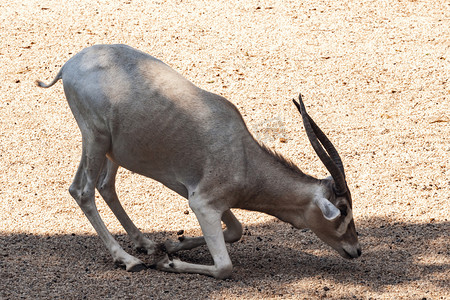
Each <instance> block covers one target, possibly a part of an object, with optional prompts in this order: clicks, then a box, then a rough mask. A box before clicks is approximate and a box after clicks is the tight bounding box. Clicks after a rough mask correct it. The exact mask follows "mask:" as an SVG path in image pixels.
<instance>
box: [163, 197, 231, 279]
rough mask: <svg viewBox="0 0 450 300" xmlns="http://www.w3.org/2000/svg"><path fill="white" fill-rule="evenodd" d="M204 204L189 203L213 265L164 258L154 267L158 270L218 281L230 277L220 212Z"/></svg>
mask: <svg viewBox="0 0 450 300" xmlns="http://www.w3.org/2000/svg"><path fill="white" fill-rule="evenodd" d="M191 202H192V203H191ZM205 202H206V201H205ZM205 202H203V201H201V199H196V201H190V205H191V208H192V210H193V211H194V213H195V215H196V217H197V219H198V222H199V223H200V227H201V229H202V232H203V238H204V240H205V242H206V244H207V246H208V249H209V252H210V253H211V256H212V258H213V260H214V265H212V266H210V265H209V266H208V265H200V264H193V263H187V262H183V261H180V260H176V259H174V260H170V259H168V258H167V257H166V258H165V259H163V260H161V261H160V262H158V263H157V265H156V267H157V268H158V269H160V270H163V271H168V272H177V273H196V274H204V275H209V276H212V277H215V278H218V279H224V278H227V277H229V276H230V275H231V271H232V268H233V265H232V263H231V260H230V257H229V255H228V251H227V248H226V245H225V238H224V235H223V232H222V224H221V221H220V220H221V217H222V211H219V210H217V208H214V207H209V206H206V205H205ZM205 206H206V207H205Z"/></svg>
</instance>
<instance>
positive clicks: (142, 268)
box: [127, 264, 147, 273]
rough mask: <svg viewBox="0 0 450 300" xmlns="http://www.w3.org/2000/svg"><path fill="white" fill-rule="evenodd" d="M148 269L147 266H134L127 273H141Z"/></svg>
mask: <svg viewBox="0 0 450 300" xmlns="http://www.w3.org/2000/svg"><path fill="white" fill-rule="evenodd" d="M146 269H147V266H146V265H145V264H137V265H134V266H132V267H131V268H129V269H128V270H127V272H133V273H134V272H140V271H143V270H146Z"/></svg>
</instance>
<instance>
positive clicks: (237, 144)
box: [37, 45, 361, 278]
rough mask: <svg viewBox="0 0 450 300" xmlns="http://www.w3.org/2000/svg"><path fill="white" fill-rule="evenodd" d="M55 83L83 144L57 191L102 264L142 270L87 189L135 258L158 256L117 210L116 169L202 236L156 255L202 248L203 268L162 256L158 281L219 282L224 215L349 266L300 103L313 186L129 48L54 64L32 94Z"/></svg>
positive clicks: (351, 240)
mask: <svg viewBox="0 0 450 300" xmlns="http://www.w3.org/2000/svg"><path fill="white" fill-rule="evenodd" d="M59 79H62V81H63V86H64V92H65V95H66V98H67V101H68V103H69V106H70V108H71V110H72V112H73V115H74V117H75V119H76V121H77V123H78V126H79V128H80V130H81V135H82V143H83V147H82V155H81V161H80V165H79V168H78V171H77V172H76V175H75V178H74V180H73V183H72V185H71V186H70V188H69V192H70V194H71V195H72V196H73V198H74V199H75V200H76V202H77V203H78V204H79V206H80V207H81V209H82V211H83V212H84V214H85V215H86V217H87V218H88V219H89V221H90V222H91V224H92V226H93V227H94V228H95V230H96V231H97V233H98V235H99V236H100V238H101V239H102V241H103V242H104V244H105V246H106V247H107V248H108V250H109V251H110V253H111V255H112V257H113V259H114V261H115V262H116V263H117V264H121V265H124V266H125V268H126V270H128V271H138V270H141V269H143V268H145V265H144V263H143V262H142V261H141V260H139V259H137V258H136V257H133V256H131V255H129V254H128V253H126V252H125V251H124V250H123V249H122V247H121V246H120V245H119V244H118V243H117V241H116V240H115V239H114V238H113V236H112V235H111V234H110V233H109V231H108V230H107V228H106V226H105V224H104V223H103V221H102V219H101V218H100V215H99V213H98V211H97V208H96V204H95V189H96V188H97V190H98V191H99V192H100V194H101V196H102V197H103V199H104V200H105V201H106V203H107V204H108V205H109V207H110V208H111V210H112V211H113V212H114V214H115V216H116V217H117V218H118V220H119V221H120V223H121V224H122V225H123V227H124V228H125V230H126V231H127V233H128V234H129V236H130V238H131V239H132V241H133V243H134V244H135V246H136V248H137V249H140V250H144V251H146V252H147V253H148V254H153V255H155V256H156V253H157V252H158V251H157V250H158V249H161V247H158V245H156V244H155V243H154V242H153V241H151V240H150V239H148V238H146V237H145V236H144V235H143V234H142V233H141V231H139V229H138V228H137V227H136V226H135V225H134V224H133V222H132V221H131V220H130V218H129V217H128V215H127V214H126V212H125V211H124V209H123V207H122V206H121V204H120V202H119V199H118V197H117V194H116V191H115V176H116V173H117V169H118V167H119V166H122V167H124V168H127V169H129V170H131V171H133V172H136V173H138V174H141V175H144V176H147V177H150V178H153V179H155V180H157V181H159V182H161V183H162V184H164V185H165V186H166V187H168V188H170V189H172V190H174V191H175V192H177V193H178V194H180V195H181V196H183V197H185V198H187V199H188V201H189V206H190V207H191V208H192V210H193V212H194V213H195V215H196V217H197V219H198V222H199V223H200V227H201V230H202V232H203V236H202V237H190V238H189V237H186V238H183V239H180V241H177V242H172V241H167V242H166V243H165V244H164V246H165V247H162V248H164V250H165V251H166V252H167V253H169V254H171V253H175V252H177V251H180V250H186V249H192V248H194V247H197V246H200V245H203V244H205V243H206V245H207V246H208V248H209V251H210V253H211V255H212V257H213V260H214V265H200V264H193V263H187V262H183V261H180V260H177V259H170V258H169V256H167V255H163V258H162V259H160V260H157V261H156V268H158V269H160V270H164V271H169V272H180V273H182V272H188V273H200V274H206V275H210V276H213V277H216V278H226V277H229V276H230V275H231V271H232V263H231V260H230V257H229V255H228V252H227V249H226V244H225V243H232V242H235V241H237V240H239V239H240V238H241V235H242V226H241V224H240V223H239V221H238V220H237V219H236V217H235V216H234V215H233V213H232V212H231V210H230V209H231V208H241V209H247V210H254V211H260V212H264V213H267V214H270V215H273V216H275V217H277V218H279V219H281V220H283V221H285V222H288V223H290V224H292V225H293V226H294V227H295V228H305V227H307V228H310V229H311V230H312V231H313V232H314V233H315V234H316V235H317V236H318V237H319V238H321V239H322V240H323V241H324V242H325V243H327V244H328V245H330V246H331V247H333V248H334V249H335V250H336V251H337V252H339V254H340V255H341V256H343V257H344V258H356V257H359V256H360V255H361V250H360V246H359V243H358V238H357V234H356V230H355V225H354V222H353V217H352V199H351V196H350V191H349V190H348V187H347V183H346V180H345V174H344V168H343V165H342V162H341V159H340V157H339V155H338V153H337V151H336V149H335V148H334V147H333V145H332V144H331V142H330V141H329V140H328V139H327V137H326V136H325V134H324V133H323V132H322V131H321V130H320V129H319V127H318V126H317V125H316V124H315V123H314V121H313V120H312V119H311V117H310V116H309V115H308V114H307V113H306V111H305V106H304V105H303V102H302V99H301V97H299V102H298V103H297V102H295V100H294V103H295V105H296V106H297V108H298V110H299V111H300V113H301V116H302V119H303V123H304V126H305V130H306V132H307V135H308V138H309V140H310V141H311V144H312V146H313V147H314V149H315V151H316V153H317V154H318V156H319V157H320V159H321V160H322V162H323V163H324V164H325V166H326V168H327V169H328V171H329V172H330V173H331V177H328V178H325V179H322V180H320V179H316V178H313V177H310V176H308V175H306V174H304V173H303V172H302V171H300V169H299V168H297V167H296V166H295V165H294V164H292V163H291V162H289V161H287V160H286V159H284V158H282V157H281V156H280V155H277V154H276V153H274V152H272V151H270V150H268V149H267V148H266V147H264V146H263V145H262V144H260V143H258V142H257V141H256V140H255V139H254V138H253V136H252V135H251V134H250V132H249V131H248V129H247V127H246V125H245V123H244V120H243V119H242V116H241V115H240V113H239V111H238V110H237V109H236V107H235V106H234V105H233V104H232V103H231V102H229V101H227V100H226V99H224V98H223V97H221V96H218V95H215V94H212V93H209V92H207V91H205V90H202V89H200V88H198V87H196V86H195V85H193V84H192V83H191V82H190V81H188V80H187V79H185V78H184V77H182V76H181V75H180V74H179V73H177V72H176V71H174V70H173V69H171V68H170V67H169V66H167V65H166V64H164V63H163V62H161V61H160V60H158V59H156V58H154V57H152V56H149V55H147V54H145V53H143V52H140V51H138V50H135V49H133V48H131V47H128V46H125V45H96V46H92V47H89V48H86V49H84V50H83V51H81V52H80V53H78V54H76V55H75V56H74V57H72V58H71V59H70V60H69V61H68V62H66V63H65V64H64V66H63V67H62V68H61V70H60V71H59V73H58V75H57V76H56V78H55V79H54V80H53V81H52V82H51V83H49V84H48V85H46V84H44V83H42V82H40V81H37V84H38V85H39V86H41V87H44V88H48V87H51V86H52V85H54V84H55V83H56V82H57V81H58V80H59ZM324 148H325V149H324ZM221 221H223V222H224V223H225V225H226V229H225V230H224V231H222V226H221Z"/></svg>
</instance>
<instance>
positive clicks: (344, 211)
mask: <svg viewBox="0 0 450 300" xmlns="http://www.w3.org/2000/svg"><path fill="white" fill-rule="evenodd" d="M339 210H340V211H341V216H344V217H346V216H347V206H343V207H339Z"/></svg>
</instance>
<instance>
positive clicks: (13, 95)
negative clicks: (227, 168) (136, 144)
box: [0, 0, 450, 299]
mask: <svg viewBox="0 0 450 300" xmlns="http://www.w3.org/2000/svg"><path fill="white" fill-rule="evenodd" d="M0 40H1V46H0V67H1V68H2V70H1V74H2V80H1V83H0V95H1V96H0V97H1V98H0V99H1V101H0V120H1V121H0V126H1V127H0V161H1V163H0V199H1V200H0V211H1V213H0V298H1V299H21V298H26V299H60V298H65V299H83V298H86V299H106V298H109V299H132V298H136V299H143V298H148V299H153V298H154V299H174V298H187V297H190V298H193V299H206V298H208V299H233V298H239V299H261V298H271V299H278V298H279V299H289V298H292V299H318V298H332V299H394V298H395V299H448V297H449V294H450V290H449V282H450V278H449V277H450V276H449V274H450V272H449V265H450V249H449V232H450V222H449V209H448V207H449V195H450V119H449V118H450V101H449V98H450V87H449V81H448V80H449V78H450V63H449V60H450V55H449V54H450V5H449V3H448V2H447V1H437V0H436V1H433V0H429V1H427V0H424V1H421V0H410V1H407V0H403V1H401V0H398V1H397V0H395V1H394V0H392V1H391V0H386V1H371V0H367V1H362V0H352V1H350V0H343V1H339V2H328V1H320V0H319V1H312V0H306V1H301V2H299V1H283V2H281V1H265V0H261V1H186V0H183V1H134V0H123V1H92V0H90V1H86V0H80V1H77V3H76V4H74V3H73V2H70V1H59V2H57V1H45V0H43V1H42V0H41V1H34V0H24V1H16V0H13V1H7V2H5V3H3V2H2V3H1V4H0ZM98 43H125V44H128V45H130V46H133V47H135V48H138V49H140V50H142V51H145V52H147V53H149V54H152V55H153V56H156V57H158V58H160V59H161V60H163V61H164V62H166V63H167V64H169V65H170V66H172V67H173V68H174V69H176V70H177V71H178V72H180V73H181V74H183V75H184V76H185V77H187V78H188V79H190V80H191V81H192V82H194V83H195V84H196V85H198V86H199V87H201V88H204V89H207V90H209V91H212V92H214V93H217V94H220V95H222V96H224V97H226V98H227V99H229V100H230V101H231V102H233V103H234V104H235V105H236V106H237V107H238V108H239V110H240V111H241V113H242V115H243V117H244V119H245V120H246V122H247V124H248V126H249V128H250V129H251V131H252V132H253V134H254V135H255V136H256V137H257V138H258V139H260V140H262V141H263V142H264V143H265V144H266V145H268V146H269V147H271V148H273V149H275V150H277V151H278V152H280V153H281V154H283V155H284V156H286V157H288V158H289V159H291V160H292V161H294V162H295V163H297V164H298V165H299V166H300V167H301V169H302V170H304V171H305V172H306V173H308V174H311V175H314V176H318V177H324V176H326V175H327V174H326V170H325V168H324V167H323V166H322V164H321V163H320V162H319V160H318V158H317V157H316V155H315V154H314V152H313V150H312V148H311V146H310V145H309V142H308V140H307V137H306V135H305V133H304V130H303V127H302V125H301V120H300V117H299V115H298V112H297V111H296V109H295V107H294V106H293V105H292V103H291V101H290V99H292V98H294V97H297V95H298V93H299V92H301V93H302V94H303V95H304V101H305V103H306V105H307V109H308V112H309V113H310V114H311V115H312V117H313V118H314V119H315V121H316V122H317V123H318V124H319V125H320V126H321V127H322V129H323V130H324V132H326V133H327V134H328V135H329V137H330V139H331V140H332V141H333V142H334V144H335V145H336V147H337V148H338V150H339V151H340V154H341V156H342V157H343V160H344V164H345V168H346V170H347V178H348V181H349V185H350V189H351V190H352V195H353V201H354V204H353V205H354V217H355V220H356V225H357V229H358V232H359V236H360V241H361V243H362V246H363V255H362V257H361V258H360V259H357V260H352V261H347V260H343V259H342V258H340V257H339V256H338V254H337V253H335V252H334V251H333V250H331V249H330V248H329V247H328V246H326V245H324V244H323V243H322V242H321V241H320V240H319V239H318V238H317V237H315V236H314V235H313V234H312V233H311V232H310V231H308V230H294V229H292V227H291V226H290V225H288V224H285V223H282V222H280V221H278V220H276V219H275V218H273V217H271V216H266V215H264V214H261V213H255V212H248V211H241V210H236V211H235V213H236V215H237V217H238V218H239V219H240V220H241V221H242V223H243V224H244V226H245V231H244V232H245V234H244V236H243V238H242V240H241V241H239V242H237V243H235V244H232V245H230V246H229V253H230V256H231V259H232V261H233V263H234V273H233V275H232V277H231V278H230V279H227V280H215V279H213V278H209V277H206V276H201V275H192V274H169V273H164V272H159V271H156V270H154V269H148V270H145V271H142V272H139V273H127V272H126V271H125V270H123V269H121V268H118V267H115V266H114V264H113V262H112V259H111V257H110V255H109V253H107V251H106V249H105V247H104V246H103V245H102V243H101V241H100V239H99V237H98V236H97V235H96V233H95V231H94V230H93V228H92V226H91V225H90V224H89V222H88V221H87V219H86V218H85V217H84V215H83V214H82V212H81V210H80V209H79V208H78V206H77V205H76V203H75V201H73V200H72V198H71V197H70V195H69V193H68V192H67V189H68V187H69V185H70V183H71V180H72V178H73V176H74V174H75V170H76V168H77V164H78V160H79V156H80V153H81V137H80V133H79V130H78V128H77V126H76V123H75V121H74V119H73V116H72V115H71V112H70V110H69V107H68V106H67V103H66V101H65V100H64V95H63V90H62V86H61V84H60V83H58V84H57V85H55V86H54V87H53V88H52V89H49V90H44V89H39V88H37V87H36V86H35V85H34V81H35V80H36V79H40V80H44V81H47V80H49V79H51V78H53V77H54V76H55V75H56V73H57V71H58V69H59V68H60V66H61V65H62V64H63V63H64V62H65V61H67V60H68V59H69V58H70V57H71V56H72V55H74V54H75V53H77V52H78V51H80V50H81V49H83V48H85V47H87V46H90V45H93V44H98ZM117 181H118V186H117V188H118V193H119V197H120V198H121V199H122V203H123V205H124V207H125V209H126V210H127V212H128V213H129V215H130V216H131V217H132V219H133V220H134V222H135V223H136V225H137V226H138V227H139V228H141V229H142V230H143V232H145V234H146V235H147V236H149V237H150V238H152V239H153V240H155V241H158V242H161V241H164V240H166V239H168V238H171V239H176V238H177V233H180V232H181V231H180V230H184V232H183V233H182V234H184V235H186V236H189V235H193V236H195V235H200V230H199V226H198V224H197V221H196V219H195V215H194V214H193V213H189V212H190V209H189V207H188V204H187V201H185V200H184V199H182V198H180V197H179V196H178V195H176V194H175V193H173V192H171V191H170V190H168V189H167V188H165V187H163V186H162V185H161V184H159V183H157V182H154V181H152V180H150V179H148V178H144V177H141V176H138V175H136V174H132V173H131V172H129V171H127V170H124V169H121V170H120V171H119V174H118V178H117ZM97 198H98V199H97V200H98V201H97V202H98V207H99V210H100V213H101V215H102V217H103V219H104V221H105V223H106V225H107V226H108V228H109V229H110V231H111V232H112V233H113V234H114V235H115V236H116V238H117V239H118V241H119V242H120V243H121V244H122V245H123V247H124V248H125V249H126V250H127V251H128V252H129V253H131V254H133V255H136V256H137V257H139V258H140V259H142V260H144V261H145V260H146V256H145V254H141V253H137V252H136V251H134V250H133V249H132V247H131V244H130V242H129V240H128V238H127V236H126V235H125V233H124V230H123V229H122V228H121V226H120V224H119V222H118V221H117V220H116V219H115V218H114V216H113V215H112V213H111V212H110V211H109V209H108V208H107V206H106V205H105V204H104V203H103V201H102V200H101V198H100V197H99V196H97ZM186 212H187V213H186ZM180 258H181V259H183V260H187V261H191V262H198V263H211V258H210V256H209V253H208V250H207V249H206V248H205V247H200V248H198V249H195V250H191V251H186V252H182V253H180Z"/></svg>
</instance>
